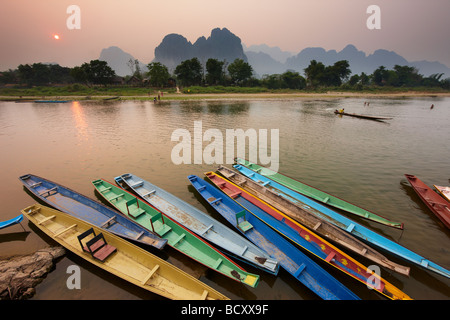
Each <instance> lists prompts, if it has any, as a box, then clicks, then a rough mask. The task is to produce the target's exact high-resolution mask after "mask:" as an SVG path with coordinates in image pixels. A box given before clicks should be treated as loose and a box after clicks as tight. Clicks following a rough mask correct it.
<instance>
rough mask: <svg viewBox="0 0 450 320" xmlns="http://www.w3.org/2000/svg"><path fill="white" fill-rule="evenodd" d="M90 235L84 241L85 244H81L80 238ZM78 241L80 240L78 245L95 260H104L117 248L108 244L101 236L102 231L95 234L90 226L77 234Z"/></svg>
mask: <svg viewBox="0 0 450 320" xmlns="http://www.w3.org/2000/svg"><path fill="white" fill-rule="evenodd" d="M90 235H93V237H92V238H91V239H90V240H88V241H87V242H86V245H83V243H82V240H83V239H84V238H86V237H88V236H90ZM78 241H79V242H80V246H81V247H82V248H83V250H84V251H86V252H89V253H90V254H91V255H92V257H94V258H95V259H97V260H100V261H102V262H103V261H105V260H106V258H108V257H109V256H110V255H111V254H113V253H114V252H116V251H117V248H116V247H114V246H112V245H110V244H108V243H107V242H106V240H105V237H104V236H103V233H99V234H98V235H96V234H95V232H94V229H93V228H90V229H89V230H87V231H85V232H83V233H82V234H80V235H79V236H78Z"/></svg>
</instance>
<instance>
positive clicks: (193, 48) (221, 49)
mask: <svg viewBox="0 0 450 320" xmlns="http://www.w3.org/2000/svg"><path fill="white" fill-rule="evenodd" d="M193 57H197V58H198V59H199V60H200V62H201V63H202V64H205V63H206V61H207V60H208V59H209V58H215V59H218V60H221V61H223V60H225V61H226V62H227V63H231V62H233V61H234V60H235V59H243V60H244V61H247V62H248V63H249V64H250V65H251V66H252V67H253V70H254V73H255V75H256V76H257V77H261V76H263V75H265V74H280V73H283V72H285V71H287V70H293V71H297V72H299V73H300V74H302V75H303V74H304V71H303V70H304V69H305V68H306V67H308V65H309V63H310V61H311V60H316V61H318V62H322V63H323V64H324V65H326V66H328V65H332V64H334V63H335V62H336V61H339V60H347V61H348V62H349V64H350V69H351V71H352V74H361V73H362V72H364V73H366V74H371V73H373V71H374V70H376V69H377V68H378V67H380V66H384V67H386V68H387V69H392V68H393V67H394V66H395V65H402V66H405V65H406V66H412V67H415V68H417V69H418V71H419V73H420V74H422V75H424V76H430V75H432V74H436V73H444V78H448V77H450V68H449V67H447V66H446V65H444V64H442V63H440V62H437V61H435V62H430V61H426V60H422V61H412V62H410V61H407V60H406V59H405V58H403V57H402V56H400V55H398V54H397V53H395V52H394V51H388V50H384V49H379V50H376V51H374V52H373V53H372V54H366V53H365V52H363V51H360V50H358V49H357V48H356V47H355V46H354V45H351V44H349V45H347V46H346V47H345V48H344V49H342V50H341V51H336V50H328V51H327V50H325V49H323V48H320V47H312V48H305V49H303V50H302V51H300V52H299V53H298V54H295V53H292V52H287V51H283V50H281V49H280V48H278V47H270V46H268V45H265V44H262V45H257V46H255V45H253V46H250V47H246V46H245V45H243V44H242V43H241V39H240V38H239V37H237V36H236V35H234V34H233V33H232V32H230V31H229V30H228V29H226V28H223V29H220V28H216V29H213V30H212V31H211V35H210V36H209V37H208V38H205V37H200V38H198V39H197V41H196V42H195V43H194V44H192V43H191V42H189V41H188V40H187V39H186V38H185V37H183V36H182V35H179V34H169V35H167V36H165V37H164V39H163V40H162V42H161V43H160V44H159V45H158V46H157V47H156V48H155V58H154V60H153V61H151V62H161V63H162V64H164V65H165V66H167V68H168V69H169V71H170V72H173V71H174V69H175V67H176V66H177V65H178V64H180V63H181V62H182V61H184V60H188V59H191V58H193ZM99 59H100V60H104V61H106V62H108V64H109V66H110V67H111V68H113V69H114V70H115V71H116V73H117V74H118V75H120V76H125V75H130V74H131V68H130V67H129V66H128V62H129V61H130V59H132V60H133V61H134V57H133V56H132V55H131V54H129V53H127V52H124V51H123V50H121V49H120V48H118V47H114V46H113V47H109V48H107V49H103V50H102V52H101V54H100V58H99ZM139 63H140V68H141V70H142V71H146V64H144V63H142V62H139Z"/></svg>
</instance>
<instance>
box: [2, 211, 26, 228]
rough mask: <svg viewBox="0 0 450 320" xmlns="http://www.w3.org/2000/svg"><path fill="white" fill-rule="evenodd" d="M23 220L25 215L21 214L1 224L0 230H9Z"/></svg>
mask: <svg viewBox="0 0 450 320" xmlns="http://www.w3.org/2000/svg"><path fill="white" fill-rule="evenodd" d="M22 220H23V214H19V215H18V216H17V217H15V218H12V219H9V220H6V221H2V222H0V229H4V228H7V227H9V226H12V225H15V224H17V223H20V222H21V221H22Z"/></svg>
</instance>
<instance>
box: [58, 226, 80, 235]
mask: <svg viewBox="0 0 450 320" xmlns="http://www.w3.org/2000/svg"><path fill="white" fill-rule="evenodd" d="M76 226H77V225H76V224H73V225H71V226H70V227H67V228H65V229H64V230H61V231H60V232H58V233H55V234H54V235H53V236H54V237H57V236H59V235H61V234H63V233H64V232H66V231H69V230H70V229H73V228H75V227H76Z"/></svg>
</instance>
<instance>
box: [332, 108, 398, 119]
mask: <svg viewBox="0 0 450 320" xmlns="http://www.w3.org/2000/svg"><path fill="white" fill-rule="evenodd" d="M334 113H335V114H338V115H341V116H349V117H354V118H359V119H366V120H373V121H384V120H391V119H392V118H387V117H374V116H366V115H362V114H354V113H347V112H339V111H337V110H335V111H334Z"/></svg>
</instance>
